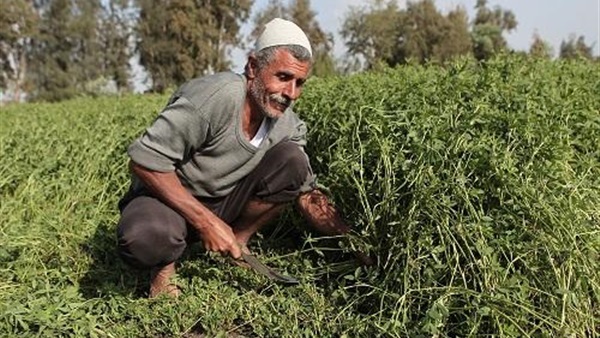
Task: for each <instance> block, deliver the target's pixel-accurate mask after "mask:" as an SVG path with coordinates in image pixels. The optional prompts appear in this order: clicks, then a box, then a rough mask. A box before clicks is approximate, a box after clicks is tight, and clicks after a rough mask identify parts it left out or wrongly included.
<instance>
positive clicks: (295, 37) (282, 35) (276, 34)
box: [255, 18, 312, 56]
mask: <svg viewBox="0 0 600 338" xmlns="http://www.w3.org/2000/svg"><path fill="white" fill-rule="evenodd" d="M280 45H299V46H302V47H304V48H306V49H307V50H308V53H309V54H310V56H312V49H311V48H310V42H309V41H308V37H306V34H305V33H304V32H303V31H302V29H301V28H300V27H298V25H296V24H295V23H293V22H291V21H287V20H284V19H280V18H275V19H273V20H271V21H269V22H268V23H267V24H266V25H265V28H264V29H263V31H262V33H261V34H260V36H259V37H258V39H257V40H256V46H255V48H256V51H257V52H258V51H260V50H262V49H264V48H267V47H271V46H280Z"/></svg>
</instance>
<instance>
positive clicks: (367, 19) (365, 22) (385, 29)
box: [340, 0, 404, 68]
mask: <svg viewBox="0 0 600 338" xmlns="http://www.w3.org/2000/svg"><path fill="white" fill-rule="evenodd" d="M402 16H403V13H401V12H400V11H399V9H398V5H397V4H396V1H393V0H390V1H388V2H387V3H384V2H383V1H382V0H377V1H375V2H374V3H371V4H370V6H368V7H355V6H352V7H350V11H349V13H348V14H346V17H345V18H344V22H343V24H342V29H341V31H340V34H341V35H342V38H343V39H344V40H345V42H344V43H345V45H346V48H347V51H348V54H349V55H350V56H351V57H358V58H361V59H363V60H364V67H365V68H373V67H375V66H376V65H377V64H379V63H381V62H383V63H387V64H390V65H391V64H394V57H395V54H396V49H397V46H398V44H399V43H401V42H402V28H403V27H402V21H403V20H404V19H403V17H402Z"/></svg>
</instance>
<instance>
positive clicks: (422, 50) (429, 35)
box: [394, 0, 471, 63]
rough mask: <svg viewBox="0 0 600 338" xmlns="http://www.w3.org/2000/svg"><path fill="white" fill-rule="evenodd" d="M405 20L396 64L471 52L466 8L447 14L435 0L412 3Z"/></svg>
mask: <svg viewBox="0 0 600 338" xmlns="http://www.w3.org/2000/svg"><path fill="white" fill-rule="evenodd" d="M405 13H406V15H403V16H401V17H403V18H404V21H403V22H402V26H403V28H402V30H401V32H402V41H403V42H402V43H401V44H400V45H399V52H398V55H397V56H396V58H395V60H394V63H405V62H406V61H407V60H408V59H413V60H415V61H417V62H419V63H424V62H427V61H437V62H443V61H446V60H449V59H451V58H453V57H455V56H457V55H463V54H468V53H469V52H470V49H471V43H470V38H469V31H468V21H467V15H466V11H465V10H464V9H461V8H456V9H455V10H453V11H451V12H450V13H448V15H447V16H444V15H443V14H442V13H441V12H439V11H438V9H437V8H436V7H435V4H434V2H433V0H423V1H418V2H409V3H408V6H407V9H406V11H405Z"/></svg>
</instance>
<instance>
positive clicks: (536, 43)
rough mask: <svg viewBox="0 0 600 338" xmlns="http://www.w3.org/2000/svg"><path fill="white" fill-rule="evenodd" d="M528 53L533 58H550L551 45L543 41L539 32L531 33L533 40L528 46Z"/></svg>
mask: <svg viewBox="0 0 600 338" xmlns="http://www.w3.org/2000/svg"><path fill="white" fill-rule="evenodd" d="M529 55H531V56H532V57H534V58H540V59H550V58H552V47H551V46H550V44H549V43H548V42H546V41H544V40H543V39H542V38H541V37H540V36H539V34H537V33H535V34H533V42H532V43H531V47H529Z"/></svg>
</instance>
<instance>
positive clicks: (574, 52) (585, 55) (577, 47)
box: [559, 35, 593, 60]
mask: <svg viewBox="0 0 600 338" xmlns="http://www.w3.org/2000/svg"><path fill="white" fill-rule="evenodd" d="M592 51H593V46H588V45H587V44H586V43H585V38H584V37H583V36H579V37H577V38H576V37H575V35H571V36H570V37H569V40H568V41H564V40H563V41H562V42H561V43H560V54H559V55H560V58H561V59H579V58H582V59H587V60H592V59H593V53H592Z"/></svg>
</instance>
